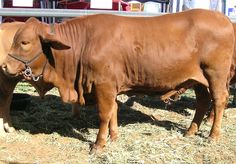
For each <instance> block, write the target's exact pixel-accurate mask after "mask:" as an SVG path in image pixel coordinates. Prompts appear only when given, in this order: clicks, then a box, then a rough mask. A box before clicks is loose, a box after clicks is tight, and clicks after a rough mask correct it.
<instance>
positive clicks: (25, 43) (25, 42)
mask: <svg viewBox="0 0 236 164" xmlns="http://www.w3.org/2000/svg"><path fill="white" fill-rule="evenodd" d="M21 44H22V45H27V44H29V42H28V41H22V42H21Z"/></svg>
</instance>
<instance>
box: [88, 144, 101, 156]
mask: <svg viewBox="0 0 236 164" xmlns="http://www.w3.org/2000/svg"><path fill="white" fill-rule="evenodd" d="M102 152H103V147H102V146H99V145H96V144H94V145H93V146H92V147H91V149H90V152H89V154H90V155H100V154H102Z"/></svg>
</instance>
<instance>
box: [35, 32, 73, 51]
mask: <svg viewBox="0 0 236 164" xmlns="http://www.w3.org/2000/svg"><path fill="white" fill-rule="evenodd" d="M39 37H40V40H41V42H44V43H47V44H49V45H50V47H52V48H54V49H56V50H66V49H70V48H71V47H70V46H68V45H66V44H64V43H62V42H61V41H59V40H58V39H56V38H55V35H51V34H46V35H45V36H44V37H43V36H41V35H40V36H39Z"/></svg>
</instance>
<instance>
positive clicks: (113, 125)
mask: <svg viewBox="0 0 236 164" xmlns="http://www.w3.org/2000/svg"><path fill="white" fill-rule="evenodd" d="M117 110H118V105H117V103H116V104H115V105H114V110H113V114H112V116H111V121H110V124H109V134H110V138H111V141H115V140H116V139H117V137H118V121H117V112H118V111H117Z"/></svg>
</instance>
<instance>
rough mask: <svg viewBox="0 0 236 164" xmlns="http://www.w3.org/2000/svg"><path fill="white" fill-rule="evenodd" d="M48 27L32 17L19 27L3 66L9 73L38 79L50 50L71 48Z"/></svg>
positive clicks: (43, 69)
mask: <svg viewBox="0 0 236 164" xmlns="http://www.w3.org/2000/svg"><path fill="white" fill-rule="evenodd" d="M48 28H49V26H48V25H46V24H43V23H41V22H40V21H38V20H37V19H35V18H30V19H29V20H28V21H27V22H26V23H25V25H23V26H21V28H19V30H18V31H17V32H16V34H15V37H14V40H13V43H12V46H11V49H10V52H9V55H8V57H7V60H6V62H5V63H4V64H3V66H2V68H3V70H4V71H5V72H6V73H7V74H8V75H11V76H18V75H23V76H24V77H25V78H26V79H33V80H34V81H37V80H38V78H39V77H40V76H42V75H43V73H44V71H45V68H46V65H47V63H48V62H47V61H48V59H47V57H48V54H47V53H48V50H50V49H51V48H53V49H57V50H62V49H69V48H70V47H69V46H67V45H65V44H63V43H62V42H60V41H59V40H58V39H57V38H56V35H54V34H50V32H49V30H48Z"/></svg>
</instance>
